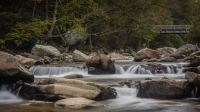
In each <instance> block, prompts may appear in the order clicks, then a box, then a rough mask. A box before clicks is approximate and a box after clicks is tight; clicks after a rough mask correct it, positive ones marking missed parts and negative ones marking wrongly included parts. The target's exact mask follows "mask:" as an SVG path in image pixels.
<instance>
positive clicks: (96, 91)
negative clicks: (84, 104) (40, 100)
mask: <svg viewBox="0 0 200 112" xmlns="http://www.w3.org/2000/svg"><path fill="white" fill-rule="evenodd" d="M37 84H39V85H41V86H42V88H47V89H48V88H50V87H52V86H53V88H58V89H59V88H61V89H62V88H63V89H62V90H63V91H64V92H63V91H59V92H60V93H59V94H62V95H63V94H66V95H68V96H74V97H85V98H89V99H95V100H106V99H112V98H116V96H117V93H116V90H115V89H114V88H111V87H109V86H105V85H99V84H96V83H92V82H85V81H80V80H75V79H64V78H51V79H46V80H42V81H39V82H37ZM56 84H58V85H59V87H56V86H57V85H56ZM60 85H61V86H60ZM68 88H69V89H68ZM47 89H46V90H44V89H41V90H42V91H44V92H47ZM50 89H51V88H50ZM50 89H49V90H50ZM65 90H66V91H65ZM56 91H57V90H56V89H54V91H51V93H52V94H55V93H56ZM74 93H75V94H74Z"/></svg>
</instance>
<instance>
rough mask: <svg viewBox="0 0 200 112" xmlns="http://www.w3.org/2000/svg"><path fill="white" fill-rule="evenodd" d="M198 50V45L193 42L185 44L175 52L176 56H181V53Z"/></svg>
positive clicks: (187, 53)
mask: <svg viewBox="0 0 200 112" xmlns="http://www.w3.org/2000/svg"><path fill="white" fill-rule="evenodd" d="M197 50H198V46H196V45H193V44H185V45H183V46H181V47H180V48H178V49H177V51H176V52H175V53H174V56H180V55H189V54H191V53H192V52H194V51H197Z"/></svg>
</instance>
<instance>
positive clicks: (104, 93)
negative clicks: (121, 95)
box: [89, 83, 117, 101]
mask: <svg viewBox="0 0 200 112" xmlns="http://www.w3.org/2000/svg"><path fill="white" fill-rule="evenodd" d="M89 85H93V86H95V87H97V88H98V89H100V91H101V92H100V94H98V95H97V96H96V98H95V100H97V101H102V100H107V99H114V98H116V97H117V92H116V90H115V89H114V88H111V87H109V86H104V85H98V84H95V83H89Z"/></svg>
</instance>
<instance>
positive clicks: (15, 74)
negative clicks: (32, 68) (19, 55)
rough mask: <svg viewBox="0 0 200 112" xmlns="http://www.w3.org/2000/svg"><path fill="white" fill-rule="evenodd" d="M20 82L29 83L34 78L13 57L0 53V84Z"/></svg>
mask: <svg viewBox="0 0 200 112" xmlns="http://www.w3.org/2000/svg"><path fill="white" fill-rule="evenodd" d="M20 80H21V81H24V82H29V83H31V82H33V81H34V76H33V75H32V74H31V73H30V72H29V71H28V70H27V69H26V68H25V67H24V66H22V65H21V64H20V63H19V62H18V61H17V60H16V58H15V57H14V56H13V55H11V54H8V53H6V52H0V82H1V83H14V82H17V81H20Z"/></svg>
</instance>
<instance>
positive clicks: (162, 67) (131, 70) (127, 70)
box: [115, 63, 187, 74]
mask: <svg viewBox="0 0 200 112" xmlns="http://www.w3.org/2000/svg"><path fill="white" fill-rule="evenodd" d="M184 65H187V63H133V64H129V65H120V64H115V66H116V74H183V72H182V71H183V68H184Z"/></svg>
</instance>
